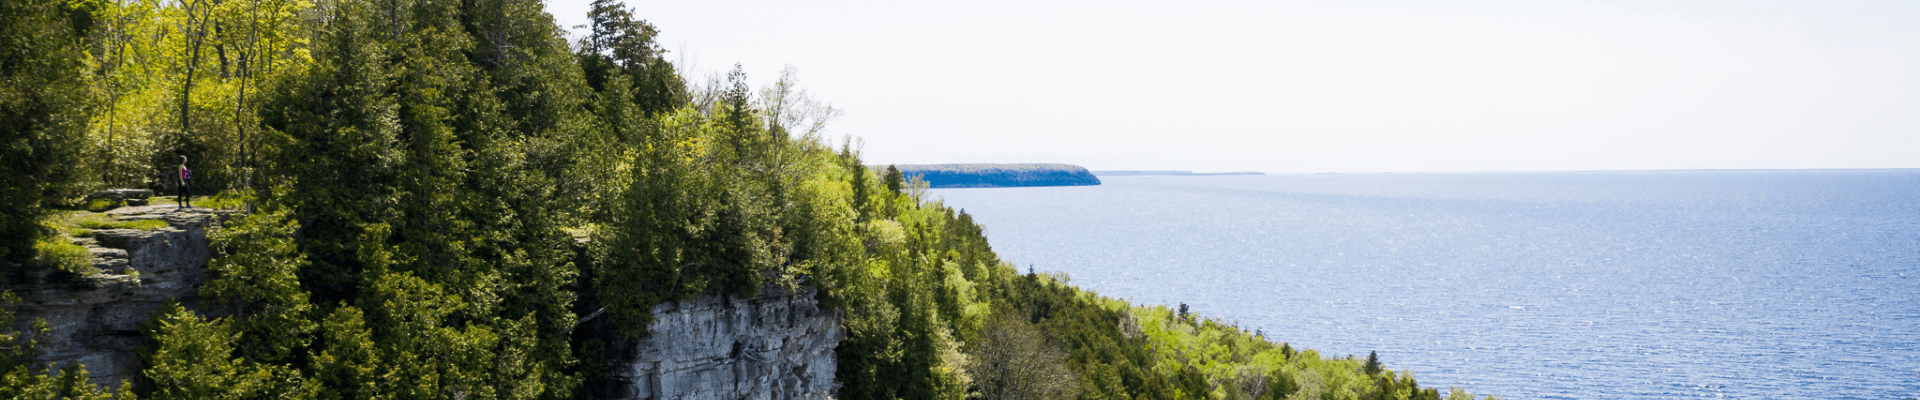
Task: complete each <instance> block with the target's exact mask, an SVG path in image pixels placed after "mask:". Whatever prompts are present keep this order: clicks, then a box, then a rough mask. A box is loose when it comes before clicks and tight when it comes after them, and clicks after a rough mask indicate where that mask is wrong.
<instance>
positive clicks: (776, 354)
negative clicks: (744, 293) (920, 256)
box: [604, 290, 846, 400]
mask: <svg viewBox="0 0 1920 400" xmlns="http://www.w3.org/2000/svg"><path fill="white" fill-rule="evenodd" d="M769 292H770V293H768V294H766V295H763V296H760V297H756V298H751V299H740V298H733V297H727V298H721V297H719V296H707V297H703V298H699V299H695V300H691V301H684V302H678V303H665V304H660V305H657V306H654V307H653V316H654V317H653V318H654V320H653V323H652V325H650V326H649V329H648V332H649V333H648V335H647V336H646V337H644V338H641V339H640V340H638V341H634V342H628V343H627V344H626V345H618V346H619V347H624V348H625V349H624V350H626V351H624V352H623V353H625V354H618V355H616V356H617V357H615V359H616V360H615V362H613V363H611V364H610V366H611V369H612V370H611V371H609V375H611V376H610V378H611V380H612V381H613V382H611V383H612V384H613V386H614V387H612V388H609V389H611V390H607V391H606V393H604V394H605V395H606V396H605V397H608V398H617V399H676V400H678V399H728V400H731V399H824V398H828V397H830V396H832V395H833V394H834V393H835V392H836V391H837V390H838V389H839V384H838V383H837V382H835V381H834V379H833V376H834V371H835V369H836V364H835V361H834V348H835V347H838V346H839V345H840V340H841V339H842V338H844V337H845V336H846V334H845V332H843V331H842V328H841V315H840V313H839V312H838V311H831V310H823V309H820V307H819V304H818V303H817V302H816V301H814V296H813V291H812V290H804V291H801V292H800V293H772V292H774V291H771V290H770V291H769ZM617 348H618V347H617Z"/></svg>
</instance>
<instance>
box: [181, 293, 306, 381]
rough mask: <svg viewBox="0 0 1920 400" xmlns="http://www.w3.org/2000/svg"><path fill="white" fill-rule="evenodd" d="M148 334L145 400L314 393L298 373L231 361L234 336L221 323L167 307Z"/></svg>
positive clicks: (223, 323) (247, 362)
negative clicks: (148, 383)
mask: <svg viewBox="0 0 1920 400" xmlns="http://www.w3.org/2000/svg"><path fill="white" fill-rule="evenodd" d="M149 335H150V336H152V337H153V339H154V342H155V345H154V348H153V349H152V350H151V351H152V353H151V354H148V355H147V356H146V360H147V369H146V371H145V373H146V376H147V379H148V380H150V381H152V382H153V388H152V389H151V390H152V394H150V395H148V397H149V398H152V399H250V398H265V397H268V396H273V397H279V398H293V399H300V398H313V391H314V389H315V388H314V387H313V386H312V385H311V384H310V382H309V381H307V380H306V379H305V378H303V377H301V376H300V375H299V373H298V372H297V371H294V370H291V369H289V368H287V367H280V366H274V365H264V364H259V363H255V362H252V361H250V360H247V359H245V358H240V357H236V356H235V354H234V353H235V351H234V342H235V336H236V335H235V333H234V331H233V330H232V328H231V327H230V326H229V324H228V323H227V322H226V321H223V320H219V319H214V320H208V319H203V318H201V317H200V316H199V315H197V314H195V313H194V312H192V311H187V310H186V309H185V308H181V307H180V305H179V304H170V305H168V306H167V308H166V309H165V310H164V311H162V312H161V316H160V318H159V321H158V325H157V326H156V327H155V328H153V331H152V332H151V333H149Z"/></svg>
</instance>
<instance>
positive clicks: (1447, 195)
mask: <svg viewBox="0 0 1920 400" xmlns="http://www.w3.org/2000/svg"><path fill="white" fill-rule="evenodd" d="M1104 181H1105V184H1104V185H1102V186H1094V187H1070V188H1007V189H941V190H935V191H934V192H935V194H937V195H940V196H943V197H945V198H946V203H947V204H948V205H952V206H955V207H960V208H964V209H966V210H967V211H968V212H969V213H970V214H973V215H974V217H975V220H976V221H980V222H981V223H982V224H983V225H985V226H986V228H987V232H988V235H989V238H990V239H991V240H992V241H993V246H994V248H995V249H996V250H997V251H999V252H1000V254H1001V256H1002V257H1003V258H1005V259H1007V260H1008V261H1010V262H1014V263H1016V264H1020V265H1026V264H1033V265H1035V266H1036V268H1037V269H1040V270H1060V271H1066V272H1069V273H1071V274H1072V275H1073V277H1074V280H1075V283H1076V284H1080V285H1083V286H1084V287H1087V288H1090V289H1093V290H1097V291H1100V292H1101V293H1104V294H1107V295H1110V296H1117V297H1123V298H1124V297H1131V298H1133V299H1134V301H1135V302H1149V303H1162V304H1173V303H1178V302H1185V303H1188V304H1190V305H1193V306H1194V307H1195V309H1196V310H1197V311H1199V312H1201V313H1203V314H1205V315H1208V316H1213V317H1218V318H1223V319H1227V320H1237V321H1239V322H1240V323H1241V325H1242V326H1246V327H1248V328H1257V329H1262V330H1264V331H1266V332H1267V334H1268V337H1270V338H1275V339H1276V340H1286V341H1289V342H1292V343H1294V344H1295V345H1296V346H1300V347H1309V348H1315V349H1319V350H1321V352H1322V354H1326V355H1328V356H1344V355H1347V354H1361V355H1364V354H1366V353H1367V352H1368V351H1372V350H1378V351H1379V352H1380V356H1381V357H1382V359H1383V360H1385V361H1386V362H1387V363H1388V365H1390V366H1392V367H1393V368H1395V369H1402V370H1411V371H1414V372H1415V373H1416V375H1417V376H1418V377H1419V378H1420V381H1421V382H1422V383H1423V384H1425V386H1428V387H1441V388H1444V387H1447V386H1462V387H1465V388H1468V389H1469V390H1471V391H1473V392H1476V393H1483V394H1484V393H1493V394H1500V395H1501V397H1504V398H1511V399H1534V398H1539V399H1558V398H1566V399H1595V398H1647V399H1666V398H1674V399H1677V398H1699V397H1731V398H1781V397H1813V398H1869V399H1890V398H1906V397H1914V396H1917V395H1920V379H1916V378H1914V377H1916V376H1920V296H1915V293H1916V292H1915V291H1914V290H1913V288H1914V287H1920V284H1917V283H1920V282H1917V281H1916V277H1920V205H1916V203H1917V202H1914V201H1913V198H1914V196H1913V194H1914V193H1920V171H1916V170H1867V171H1707V172H1606V173H1584V172H1583V173H1514V174H1377V175H1370V174H1360V175H1350V174H1343V175H1307V176H1299V175H1292V176H1289V175H1278V176H1242V177H1190V178H1164V177H1137V178H1112V179H1104Z"/></svg>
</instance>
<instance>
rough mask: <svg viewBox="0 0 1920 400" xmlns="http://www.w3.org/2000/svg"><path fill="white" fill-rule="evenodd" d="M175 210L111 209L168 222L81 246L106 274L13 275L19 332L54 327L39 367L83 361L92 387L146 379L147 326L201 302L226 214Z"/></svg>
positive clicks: (101, 236) (99, 234) (113, 232)
mask: <svg viewBox="0 0 1920 400" xmlns="http://www.w3.org/2000/svg"><path fill="white" fill-rule="evenodd" d="M171 209H172V207H170V206H169V207H166V209H165V210H162V209H160V208H158V207H129V208H123V209H118V210H114V211H110V212H109V214H110V215H112V216H113V217H115V218H117V219H121V220H139V219H160V220H164V221H166V222H167V227H165V228H160V229H153V230H142V229H103V230H97V231H93V234H92V238H89V239H82V240H80V244H82V245H85V246H86V247H87V248H88V250H91V251H92V252H93V256H94V258H93V266H94V268H96V269H99V270H100V271H101V272H102V273H100V274H95V275H92V276H72V275H71V274H66V276H62V275H63V274H61V273H57V272H46V271H41V272H38V273H35V274H32V275H21V276H9V277H8V279H7V280H6V281H7V286H6V287H5V289H6V290H8V291H12V292H13V293H14V294H16V295H19V296H20V300H21V302H20V305H19V308H18V312H19V314H17V315H16V317H15V319H14V326H13V328H14V329H16V330H22V331H24V330H25V328H27V327H28V326H29V325H31V324H32V323H33V321H34V320H36V319H45V320H46V321H47V324H48V325H49V326H50V327H52V335H51V336H50V337H48V338H47V341H46V342H45V343H43V344H42V345H41V351H42V352H41V356H40V361H42V362H51V363H54V364H55V365H66V364H68V363H73V362H79V363H81V364H83V365H86V367H87V371H88V372H89V373H91V374H92V382H93V383H95V384H98V385H103V386H106V387H109V388H117V387H119V386H120V382H121V381H122V380H134V379H136V378H137V377H138V376H139V375H140V368H141V365H142V364H141V362H140V357H139V356H138V355H137V354H135V349H138V348H139V347H141V346H144V345H146V344H147V343H149V342H150V340H149V339H147V338H146V337H145V336H142V334H141V332H140V329H141V325H142V324H145V323H146V322H148V321H151V320H153V315H154V313H156V312H158V310H159V309H160V308H161V307H162V306H164V305H166V303H167V302H169V301H180V302H182V303H185V304H194V303H198V298H197V297H196V296H195V292H197V291H198V289H199V287H200V284H201V283H202V282H204V281H206V275H207V257H208V251H207V227H208V226H210V225H212V224H214V223H215V221H216V220H218V219H220V218H221V216H222V214H217V213H213V212H207V211H201V212H170V211H168V210H171ZM136 272H137V274H136Z"/></svg>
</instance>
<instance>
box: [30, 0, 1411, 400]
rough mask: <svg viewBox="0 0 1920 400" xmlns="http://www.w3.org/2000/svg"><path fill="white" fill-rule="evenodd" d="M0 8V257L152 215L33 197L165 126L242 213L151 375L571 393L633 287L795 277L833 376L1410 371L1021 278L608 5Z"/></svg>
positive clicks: (768, 287)
mask: <svg viewBox="0 0 1920 400" xmlns="http://www.w3.org/2000/svg"><path fill="white" fill-rule="evenodd" d="M4 4H5V6H4V7H5V8H4V11H7V12H6V14H4V18H6V20H5V22H7V24H6V25H5V27H3V28H0V33H4V35H0V46H5V47H0V49H4V50H5V51H8V52H9V53H6V54H5V55H6V57H0V62H4V63H5V64H0V79H6V80H7V83H8V86H7V87H6V89H4V91H0V94H4V95H5V97H4V98H0V101H4V102H6V105H7V106H8V108H6V110H7V111H6V114H0V117H4V118H7V119H6V122H8V124H7V125H6V128H4V129H7V130H6V131H5V133H6V134H7V135H8V136H6V137H4V139H5V140H6V142H4V143H0V144H4V145H5V146H8V147H5V148H0V151H4V152H7V153H6V155H7V158H5V161H4V162H0V164H5V165H3V166H0V167H4V168H8V169H6V170H4V171H0V172H6V174H5V178H4V179H27V178H23V177H30V178H31V180H21V181H18V182H16V183H19V184H9V185H8V186H6V189H5V192H4V201H6V202H7V203H6V205H7V206H10V207H15V208H16V209H20V210H24V211H22V212H21V213H8V214H6V215H7V216H6V217H5V218H4V219H0V225H5V226H4V227H5V228H6V230H5V232H7V233H6V234H5V235H8V236H7V237H5V238H0V248H5V249H7V250H5V251H6V252H7V253H4V254H0V257H6V258H9V259H14V260H32V259H34V258H32V257H29V256H23V254H28V253H29V252H31V251H34V249H36V248H37V249H38V254H41V255H42V257H43V259H47V260H63V261H59V262H61V263H66V262H69V261H71V260H74V259H78V260H80V261H81V262H85V261H86V259H85V258H84V257H86V256H90V255H89V254H86V250H85V249H84V248H78V247H77V246H72V245H71V244H66V243H64V242H54V241H49V240H51V239H50V238H55V237H58V235H56V234H55V232H63V233H66V234H69V235H83V234H84V232H86V231H87V230H90V229H125V228H136V229H150V228H157V227H159V226H161V225H164V224H165V222H163V221H158V220H146V221H115V220H109V219H107V218H106V217H105V216H104V215H101V214H95V213H83V212H76V213H71V214H63V215H61V216H57V217H51V218H50V215H49V214H48V213H47V212H45V211H44V206H46V205H50V204H56V203H59V202H60V201H62V200H63V199H65V198H66V197H62V196H67V197H71V196H69V195H68V194H69V193H71V192H72V191H73V190H74V189H75V188H78V187H86V186H94V187H97V186H103V185H126V186H146V187H153V188H165V187H166V186H170V185H173V184H174V183H175V182H170V181H168V180H167V179H166V177H167V172H170V171H171V168H173V167H174V166H175V165H177V164H178V162H179V158H180V157H182V156H185V157H188V159H189V160H190V161H189V163H192V164H194V167H193V168H194V169H195V170H196V171H199V172H197V173H196V176H198V179H196V180H195V182H194V183H193V184H194V185H195V186H196V187H199V188H205V189H203V190H206V189H211V190H213V191H216V192H220V193H221V194H220V195H218V196H215V197H213V198H212V199H209V200H203V202H202V204H201V205H202V206H216V207H223V208H241V207H242V206H245V209H247V210H249V211H250V215H247V216H242V217H238V218H234V219H232V220H229V221H226V222H225V223H223V224H221V225H218V226H215V227H213V228H211V229H210V231H209V237H210V238H211V241H212V243H213V248H212V251H213V260H212V261H211V262H210V264H209V269H210V272H211V275H210V277H209V280H208V281H207V283H206V285H205V286H204V288H203V290H204V292H203V294H204V295H206V296H207V297H208V298H209V299H211V300H212V301H209V302H207V303H205V304H197V305H196V307H200V308H196V309H191V310H190V309H187V308H185V307H182V306H178V305H174V306H170V307H169V308H167V310H166V311H165V312H164V313H163V315H162V316H161V317H160V318H159V319H158V320H156V321H155V322H154V323H153V328H152V329H151V330H150V331H149V332H147V334H148V335H149V336H151V337H152V338H153V339H154V340H155V347H154V348H152V349H151V350H150V351H148V352H147V353H146V354H145V355H146V357H147V362H148V364H147V365H148V368H147V369H146V371H144V373H145V375H146V376H147V377H148V378H149V379H150V380H151V381H152V382H153V385H152V387H151V388H149V389H146V390H147V393H148V394H150V395H151V396H152V397H157V398H261V397H291V398H327V399H375V398H383V399H384V398H406V399H441V398H488V399H557V398H574V397H579V396H580V395H582V393H581V391H580V390H579V389H580V388H581V387H582V385H583V383H584V382H586V381H588V380H592V379H598V378H600V377H601V375H598V374H600V373H602V372H604V371H605V369H606V366H605V365H603V364H602V363H600V361H602V360H603V359H604V358H605V357H607V355H606V354H605V353H607V351H606V350H607V349H608V346H609V343H612V342H618V341H619V340H622V339H628V338H633V337H636V336H639V335H641V334H644V333H645V332H646V329H647V328H648V324H649V323H650V322H651V321H650V318H651V316H650V315H649V310H650V309H651V308H652V307H653V306H655V305H657V304H659V303H662V302H668V301H676V300H684V299H689V298H694V297H698V296H713V295H719V296H754V295H757V294H760V293H763V292H776V293H799V292H800V290H801V289H802V288H803V287H810V288H813V289H817V292H815V293H817V296H818V299H819V300H820V301H821V302H822V304H824V305H825V306H827V307H830V308H834V309H837V310H840V311H842V312H843V314H842V315H844V317H845V322H844V323H845V327H846V329H847V338H846V340H845V341H844V342H843V343H841V344H840V345H839V347H838V348H837V349H836V352H837V356H838V368H839V370H838V371H837V375H838V376H837V378H838V379H839V381H840V382H842V383H843V384H844V385H843V386H842V388H841V392H840V393H839V397H841V398H847V399H900V398H911V399H933V398H938V399H961V398H968V397H984V398H1013V397H1046V398H1056V397H1077V398H1085V399H1121V398H1125V399H1178V398H1222V399H1225V398H1233V399H1240V398H1255V399H1269V398H1332V399H1359V398H1435V399H1437V398H1438V392H1437V391H1434V390H1430V389H1421V388H1419V387H1418V385H1417V384H1416V383H1415V382H1414V380H1413V379H1412V377H1411V376H1410V375H1408V374H1406V373H1395V372H1393V371H1389V370H1386V369H1385V368H1384V367H1380V366H1379V365H1378V363H1377V362H1369V363H1361V362H1360V361H1357V360H1354V359H1353V358H1352V357H1346V358H1328V359H1323V358H1321V357H1320V356H1319V355H1318V354H1316V353H1314V352H1312V351H1304V352H1295V351H1293V349H1292V348H1291V347H1289V346H1288V345H1286V344H1284V343H1283V344H1279V345H1275V344H1274V343H1272V342H1269V341H1267V340H1266V339H1265V338H1264V337H1259V336H1256V335H1249V334H1247V333H1246V332H1245V331H1243V330H1240V329H1239V328H1236V327H1232V326H1229V325H1224V324H1221V323H1219V322H1217V321H1212V320H1205V319H1200V318H1197V317H1194V316H1191V315H1186V314H1184V313H1183V314H1178V315H1177V314H1175V313H1174V312H1172V311H1170V310H1167V309H1165V308H1164V307H1136V306H1132V305H1129V304H1126V303H1123V302H1120V301H1116V300H1113V299H1108V298H1104V297H1100V296H1099V295H1097V294H1095V293H1092V292H1089V291H1084V290H1080V289H1078V288H1075V287H1073V286H1071V285H1069V284H1068V281H1067V277H1066V276H1065V274H1045V275H1038V274H1032V273H1029V274H1026V275H1021V274H1019V273H1018V272H1017V271H1016V270H1015V269H1014V268H1013V267H1012V266H1011V265H1008V264H1006V263H1004V262H1002V261H1001V260H1000V259H999V258H998V257H997V256H996V255H995V254H994V253H993V251H992V249H991V247H990V246H989V245H988V243H987V241H986V238H985V236H984V234H983V233H982V228H981V227H980V226H978V225H977V224H975V223H974V222H973V219H972V216H970V215H968V214H967V213H966V212H964V211H957V210H954V209H952V208H948V207H946V206H945V205H943V204H941V202H940V201H938V200H936V199H932V198H929V197H928V191H927V189H928V184H927V180H926V179H923V175H928V174H929V172H926V171H928V170H926V169H924V168H918V167H914V166H904V167H892V166H890V167H887V168H885V169H875V168H870V167H868V166H866V165H864V164H863V163H862V161H861V157H860V155H859V154H858V153H857V152H856V151H854V150H853V149H852V147H853V146H852V144H851V143H840V144H839V146H838V148H837V149H836V148H835V146H834V145H832V144H830V143H828V142H826V140H825V139H824V136H825V135H824V133H823V132H824V131H823V130H824V129H825V126H826V123H827V122H828V121H830V120H831V119H833V118H834V117H835V116H837V115H838V113H839V111H838V110H836V109H834V108H833V107H832V106H831V105H828V104H826V103H823V102H820V101H818V100H815V99H813V98H811V97H810V96H809V95H808V94H807V93H806V92H805V90H803V89H802V88H800V86H799V78H798V75H797V72H795V70H794V69H793V68H791V67H788V68H787V69H785V70H784V71H783V72H782V73H781V75H780V76H779V77H777V78H776V79H774V80H773V83H772V84H770V85H767V86H766V87H764V88H762V89H760V90H754V89H753V88H752V87H751V86H750V85H749V84H748V82H747V77H746V76H745V74H744V72H742V71H743V69H742V68H741V67H740V66H739V65H735V66H734V69H733V71H732V73H730V74H728V75H726V78H725V80H724V81H722V80H721V78H719V77H718V76H716V77H714V78H712V79H709V80H707V81H706V83H704V86H702V87H700V88H698V89H690V88H689V87H688V86H687V84H686V81H685V80H684V79H683V77H681V76H680V74H679V71H676V70H675V66H674V65H673V64H671V63H668V62H667V61H666V60H665V58H664V57H663V55H664V54H665V51H663V50H661V47H660V46H659V44H658V43H656V42H655V41H654V40H655V37H656V36H657V35H658V32H657V29H656V28H655V27H653V26H652V25H650V24H648V23H647V22H646V21H644V20H640V19H637V18H635V17H634V16H633V14H632V12H631V11H630V10H628V9H626V7H625V6H624V5H623V4H620V3H617V2H615V1H611V0H601V1H596V2H595V3H594V7H593V11H592V12H591V14H590V15H589V18H590V19H591V20H592V25H591V28H592V31H591V33H590V34H589V35H587V36H586V37H584V38H582V40H581V42H580V43H579V45H578V46H577V48H569V47H568V46H567V43H566V42H565V40H564V38H563V37H562V36H561V34H560V31H559V30H558V29H557V27H555V26H554V25H553V21H552V19H551V17H549V16H547V15H546V14H545V13H544V11H543V10H544V7H543V6H542V5H541V3H540V2H539V1H537V0H426V1H414V2H396V1H376V0H334V1H324V2H314V3H308V2H303V1H300V0H248V1H221V2H208V1H198V0H190V1H181V2H170V1H169V2H163V1H155V0H127V1H121V2H115V3H112V4H108V3H106V2H103V1H96V0H84V1H74V2H54V1H44V0H27V1H25V2H6V3H4ZM40 38H47V39H48V40H38V39H40ZM28 39H33V40H28ZM22 49H25V50H32V51H33V52H31V53H23V52H22V51H25V50H22ZM20 54H24V56H19V57H15V56H13V55H20ZM83 154H84V155H87V156H88V157H92V158H91V159H90V160H92V161H97V162H88V163H79V164H74V162H75V160H78V159H79V158H78V157H79V155H83ZM16 155H18V157H16ZM65 166H73V167H72V168H63V167H65ZM955 168H960V167H955ZM966 168H973V167H966ZM963 169H964V168H963ZM1059 169H1060V168H1059V166H1019V167H1008V168H999V169H994V170H993V171H989V172H993V173H997V174H1002V175H1006V176H1008V177H1020V176H1028V175H1034V176H1038V175H1036V174H1039V175H1044V172H1046V171H1055V170H1059ZM1042 170H1045V171H1042ZM962 172H976V173H977V172H982V171H973V170H969V171H962ZM1056 172H1057V171H1056ZM1073 172H1074V173H1077V174H1081V175H1084V174H1085V173H1084V170H1076V171H1073ZM1088 178H1091V176H1088ZM8 182H15V181H11V180H10V181H8ZM155 201H156V202H165V201H166V200H165V197H164V196H163V197H160V198H156V199H155ZM56 219H57V221H55V220H56ZM49 226H50V227H49ZM16 227H20V228H21V229H15V228H16ZM43 238H47V239H45V240H42V239H43ZM36 241H38V242H41V243H45V245H35V244H34V243H36ZM580 241H585V243H582V242H580ZM74 249H79V250H78V252H76V251H75V250H74ZM8 310H10V309H8ZM202 313H205V315H215V316H219V317H206V316H203V314H202ZM580 315H605V317H604V318H603V319H600V320H597V321H592V322H593V323H594V324H597V325H596V327H592V328H589V329H586V330H578V331H577V330H575V328H576V325H583V323H586V322H589V321H582V320H581V317H580ZM583 332H592V333H583ZM607 332H611V333H613V334H614V335H603V333H607ZM42 334H44V331H42ZM594 335H601V336H594ZM34 340H38V339H33V338H32V337H30V336H20V335H17V334H16V335H10V336H5V337H0V342H4V343H0V350H4V351H5V352H6V353H5V354H4V355H5V356H6V358H5V360H4V361H0V367H4V368H5V369H4V370H0V373H5V374H6V375H4V379H5V380H4V381H0V391H12V392H6V393H4V394H13V393H32V396H39V397H42V398H45V397H52V396H69V395H71V396H76V397H86V396H95V394H97V393H99V392H98V391H97V389H95V388H91V387H88V386H86V385H85V384H84V382H85V379H84V370H81V369H79V368H80V367H77V366H74V367H69V368H70V370H66V371H63V372H59V373H52V372H47V371H45V367H43V366H41V367H37V366H34V365H32V362H31V360H32V356H31V355H32V353H31V351H32V348H33V347H34V343H37V342H34ZM36 368H39V369H36ZM76 376H78V377H80V378H77V379H78V380H75V379H76V378H74V377H76ZM1028 383H1033V384H1028ZM122 394H126V392H125V391H124V390H123V391H122Z"/></svg>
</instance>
